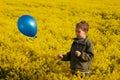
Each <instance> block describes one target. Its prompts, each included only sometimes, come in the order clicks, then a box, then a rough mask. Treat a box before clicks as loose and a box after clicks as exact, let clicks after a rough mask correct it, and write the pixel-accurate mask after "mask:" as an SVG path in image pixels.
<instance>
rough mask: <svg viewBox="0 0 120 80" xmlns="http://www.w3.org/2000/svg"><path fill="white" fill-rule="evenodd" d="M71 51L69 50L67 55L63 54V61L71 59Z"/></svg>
mask: <svg viewBox="0 0 120 80" xmlns="http://www.w3.org/2000/svg"><path fill="white" fill-rule="evenodd" d="M70 57H71V52H68V53H67V54H66V55H63V58H62V61H70Z"/></svg>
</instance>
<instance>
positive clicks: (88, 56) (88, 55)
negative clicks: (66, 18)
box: [80, 42, 94, 61]
mask: <svg viewBox="0 0 120 80" xmlns="http://www.w3.org/2000/svg"><path fill="white" fill-rule="evenodd" d="M86 46H87V49H86V51H81V55H80V58H81V59H82V60H83V61H91V60H92V58H93V57H94V53H93V46H92V43H91V42H88V43H87V44H86Z"/></svg>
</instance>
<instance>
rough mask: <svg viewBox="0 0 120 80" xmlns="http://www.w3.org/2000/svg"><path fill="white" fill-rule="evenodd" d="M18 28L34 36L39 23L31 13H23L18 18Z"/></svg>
mask: <svg viewBox="0 0 120 80" xmlns="http://www.w3.org/2000/svg"><path fill="white" fill-rule="evenodd" d="M17 25H18V29H19V31H20V32H21V33H23V34H24V35H26V36H29V37H34V36H35V35H36V33H37V24H36V21H35V19H34V18H33V17H32V16H30V15H23V16H21V17H20V18H19V19H18V22H17Z"/></svg>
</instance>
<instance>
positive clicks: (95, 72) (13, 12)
mask: <svg viewBox="0 0 120 80" xmlns="http://www.w3.org/2000/svg"><path fill="white" fill-rule="evenodd" d="M25 14H28V15H31V16H32V17H34V18H35V20H36V22H37V28H38V31H37V35H36V36H37V38H33V37H28V36H25V35H23V34H22V33H21V32H20V31H19V30H18V26H17V21H18V19H19V17H20V16H22V15H25ZM81 20H85V21H87V22H88V23H89V25H90V30H89V32H88V35H87V36H88V37H89V39H90V40H91V41H92V43H93V45H94V59H93V62H92V65H91V69H90V73H91V75H90V77H83V78H81V77H79V76H78V77H76V76H72V75H71V73H70V68H69V66H70V63H69V62H63V61H61V60H60V59H58V58H57V55H58V54H66V53H67V52H68V51H69V50H70V47H71V44H72V41H73V38H74V37H76V36H75V25H76V23H77V22H80V21H81ZM0 80H120V0H0Z"/></svg>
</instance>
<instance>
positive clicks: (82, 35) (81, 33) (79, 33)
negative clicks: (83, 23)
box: [76, 27, 86, 38]
mask: <svg viewBox="0 0 120 80" xmlns="http://www.w3.org/2000/svg"><path fill="white" fill-rule="evenodd" d="M76 36H77V38H85V37H86V32H85V31H84V30H82V29H81V28H77V27H76Z"/></svg>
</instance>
